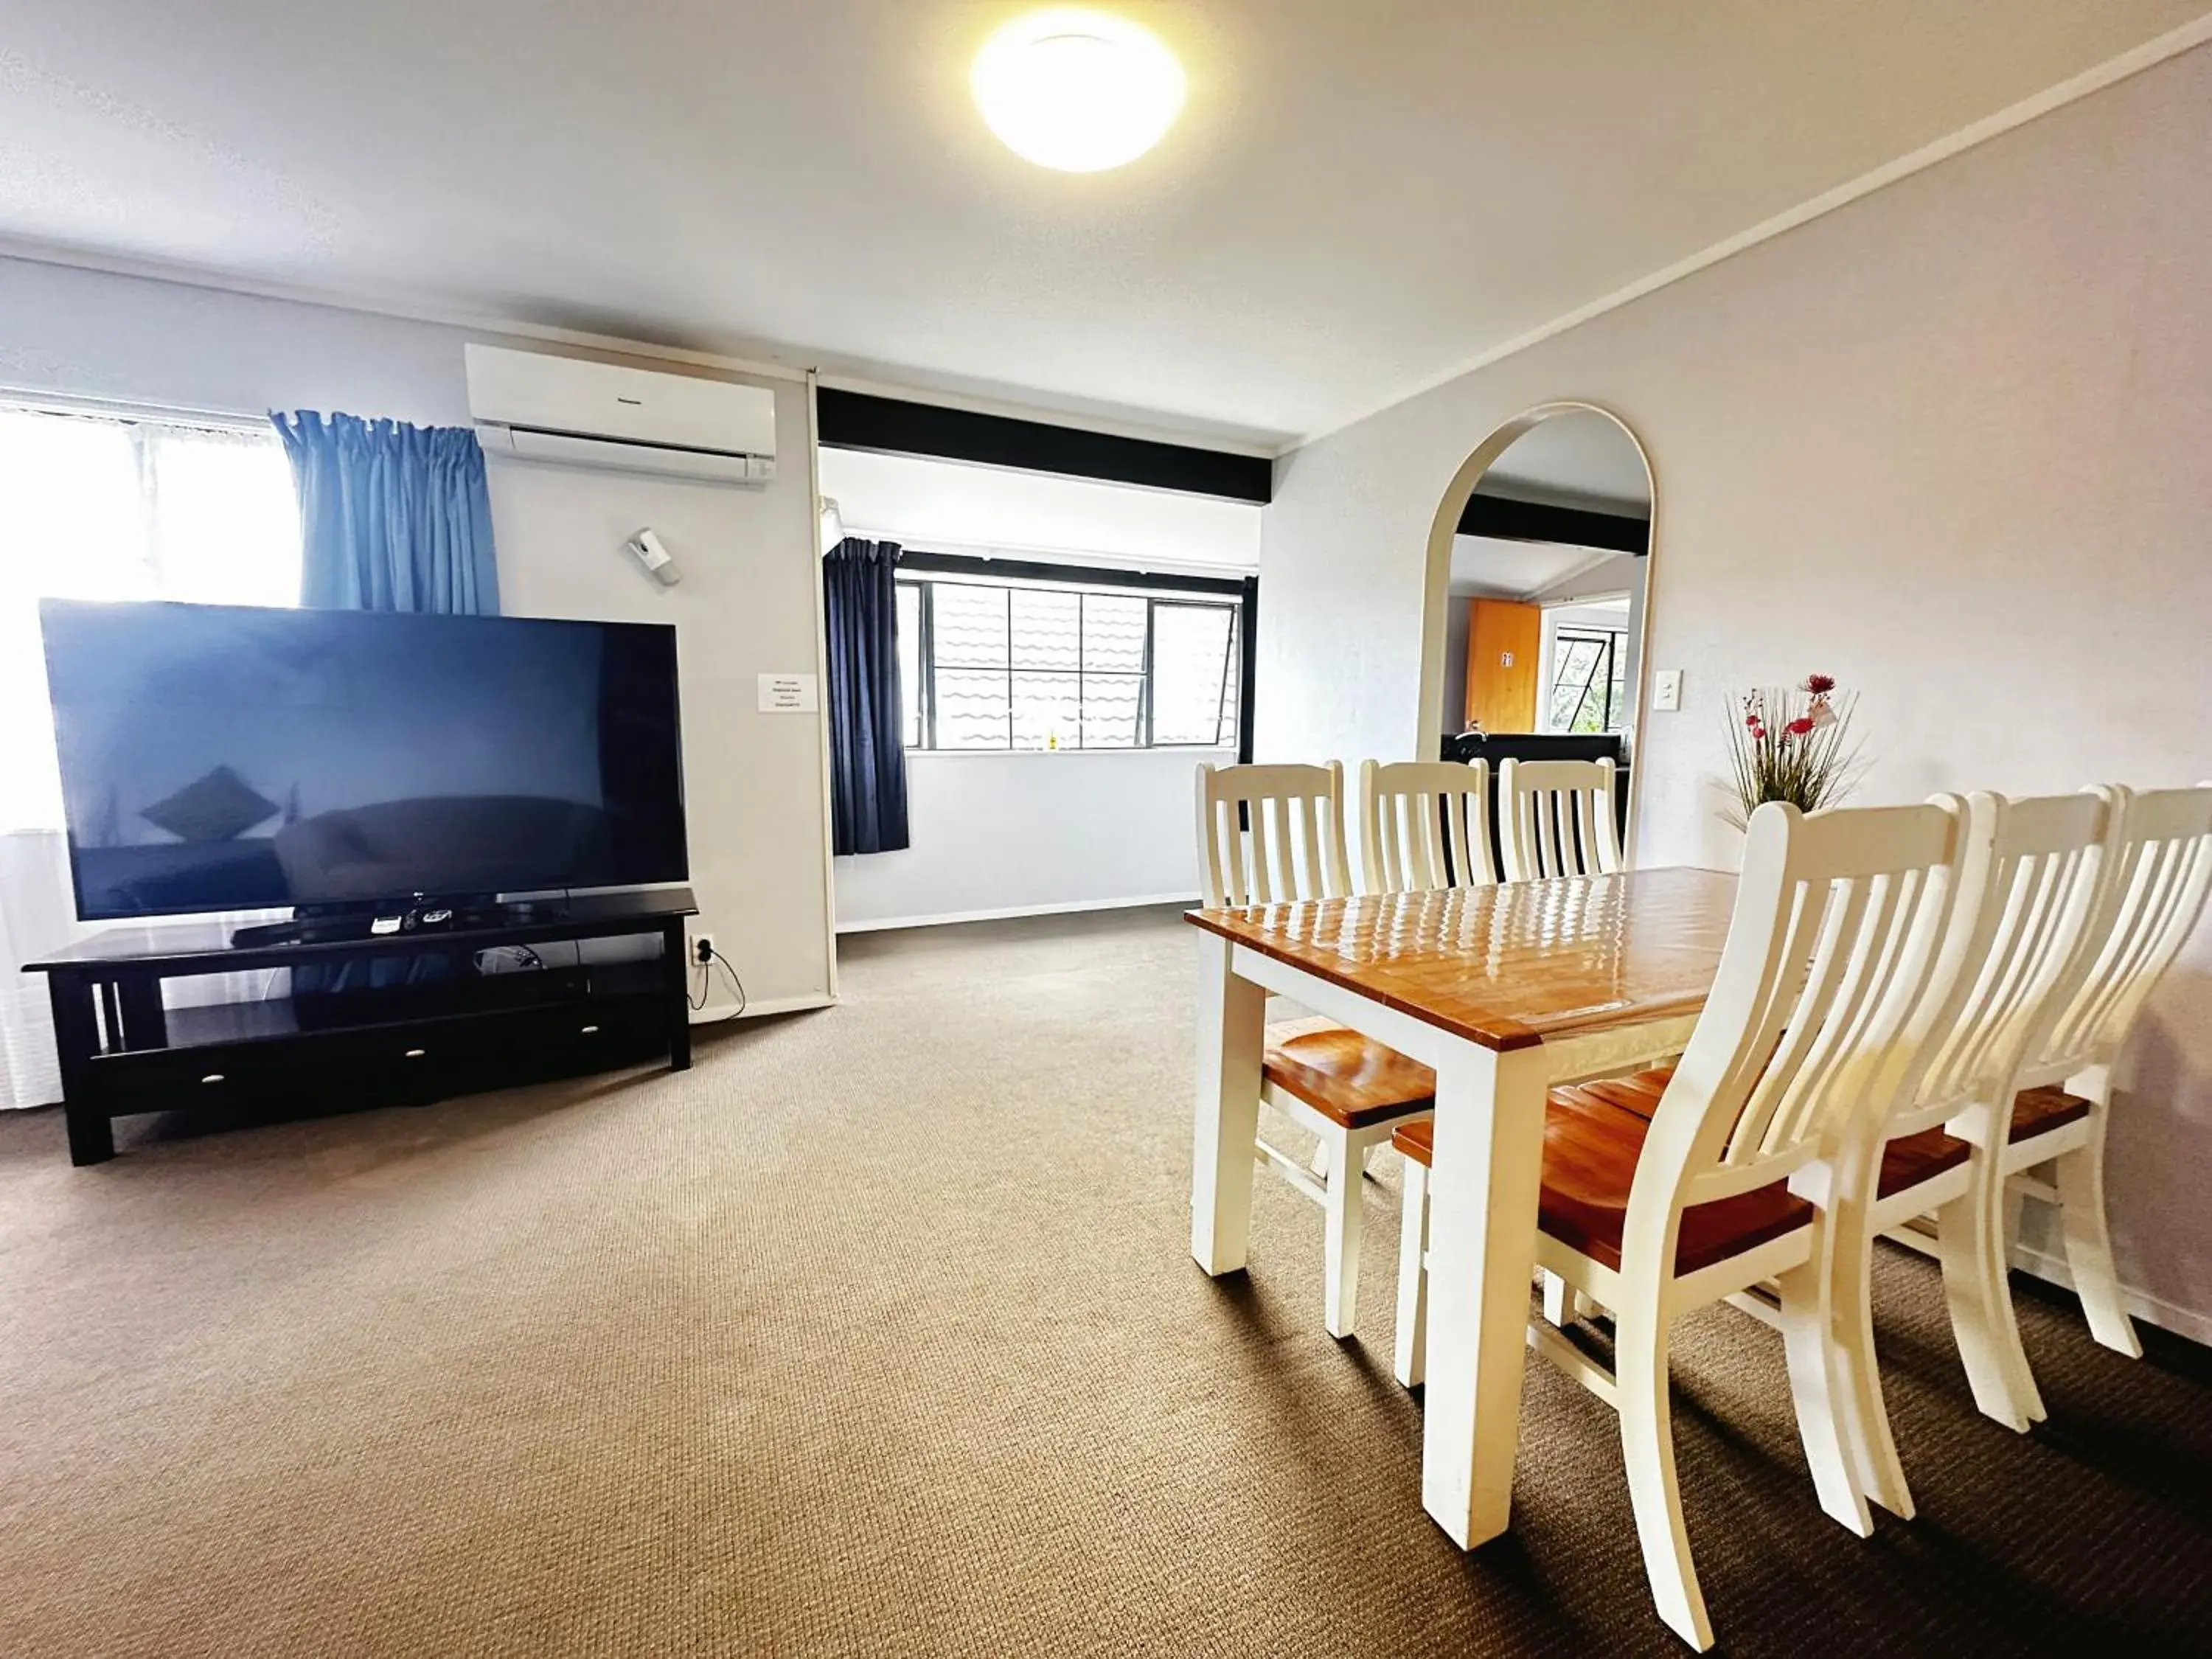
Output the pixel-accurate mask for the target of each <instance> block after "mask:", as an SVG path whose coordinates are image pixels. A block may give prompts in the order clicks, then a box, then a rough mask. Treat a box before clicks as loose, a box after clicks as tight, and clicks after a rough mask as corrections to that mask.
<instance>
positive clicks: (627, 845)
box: [40, 599, 689, 921]
mask: <svg viewBox="0 0 2212 1659" xmlns="http://www.w3.org/2000/svg"><path fill="white" fill-rule="evenodd" d="M40 620H41V622H42V623H43V626H44V629H45V633H46V675H47V681H48V684H50V686H51V687H52V693H53V708H54V736H55V739H56V743H57V745H58V750H59V755H60V759H61V777H62V798H63V804H64V814H65V819H66V823H67V827H68V830H69V849H70V875H71V878H72V881H73V883H74V885H75V887H76V909H77V915H79V916H80V917H82V919H84V920H85V921H102V920H114V919H117V918H120V917H131V916H155V915H182V914H188V913H191V912H204V911H214V910H244V909H260V908H278V907H283V906H286V905H289V906H292V907H294V908H295V909H297V910H298V911H300V912H301V914H302V915H332V914H342V913H344V912H347V911H351V910H382V909H385V908H393V907H397V906H400V905H403V904H405V903H407V902H412V901H414V900H415V899H416V896H418V895H420V896H423V897H424V898H430V899H441V900H447V901H455V900H458V901H467V900H472V899H484V898H489V897H491V896H495V895H499V894H521V893H544V892H550V891H553V890H559V889H563V888H585V887H623V886H640V885H645V884H652V883H656V882H678V881H683V880H684V879H686V878H687V877H688V874H689V871H688V867H687V860H686V856H685V849H684V769H683V757H682V753H681V738H680V734H679V732H678V720H677V713H678V710H677V696H676V630H675V629H672V628H669V627H665V626H662V625H659V624H653V623H592V622H545V621H538V620H534V619H526V618H522V617H428V616H411V615H410V616H399V615H392V614H388V613H383V612H375V611H283V610H274V609H267V608H260V607H252V606H243V605H169V604H132V605H95V604H81V603H76V602H74V601H65V600H57V599H49V600H47V601H46V602H45V603H44V604H43V605H41V606H40Z"/></svg>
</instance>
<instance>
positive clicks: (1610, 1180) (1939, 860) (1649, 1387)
mask: <svg viewBox="0 0 2212 1659" xmlns="http://www.w3.org/2000/svg"><path fill="white" fill-rule="evenodd" d="M1965 817H1966V812H1965V805H1964V803H1962V802H1960V801H1958V800H1957V799H1955V798H1950V799H1939V800H1937V801H1935V802H1931V803H1929V804H1928V805H1922V806H1896V807H1864V808H1856V809H1843V810H1838V811H1827V812H1821V813H1818V814H1815V815H1814V816H1813V817H1805V816H1803V815H1802V814H1800V813H1799V812H1798V811H1797V810H1796V808H1795V807H1792V806H1789V805H1784V804H1782V803H1779V802H1770V803H1768V804H1766V805H1763V806H1761V807H1759V810H1758V811H1755V812H1754V813H1753V815H1752V818H1751V823H1750V824H1749V826H1748V830H1747V836H1746V839H1745V848H1744V863H1743V874H1742V878H1741V881H1740V883H1739V884H1738V887H1737V892H1736V902H1735V914H1734V915H1733V916H1732V918H1731V919H1730V921H1729V933H1728V938H1727V941H1726V943H1725V944H1724V945H1723V948H1722V955H1721V962H1720V967H1719V970H1718V973H1717V976H1716V979H1715V981H1714V985H1713V989H1712V992H1711V995H1710V996H1709V997H1708V999H1707V1000H1706V1003H1705V1010H1704V1012H1703V1013H1702V1014H1701V1015H1700V1017H1699V1021H1698V1024H1697V1027H1696V1030H1695V1031H1694V1032H1693V1033H1692V1036H1691V1038H1690V1042H1689V1046H1688V1047H1687V1048H1686V1049H1685V1050H1684V1052H1683V1054H1682V1056H1681V1059H1680V1061H1679V1062H1678V1063H1677V1064H1676V1065H1675V1066H1674V1067H1673V1068H1672V1069H1671V1071H1668V1072H1661V1073H1646V1074H1639V1075H1638V1076H1637V1077H1635V1078H1632V1079H1619V1080H1613V1081H1610V1082H1601V1083H1595V1084H1583V1085H1571V1086H1568V1087H1564V1088H1558V1089H1554V1090H1553V1091H1552V1092H1551V1095H1550V1097H1549V1099H1548V1102H1547V1108H1546V1113H1545V1123H1544V1166H1543V1175H1542V1188H1541V1195H1540V1198H1539V1200H1538V1208H1537V1218H1538V1219H1537V1225H1538V1235H1537V1260H1538V1261H1539V1262H1540V1263H1541V1265H1542V1266H1543V1267H1545V1268H1547V1270H1549V1271H1551V1272H1553V1273H1557V1274H1559V1276H1560V1278H1561V1279H1564V1280H1565V1282H1566V1283H1567V1284H1568V1285H1571V1286H1572V1287H1574V1288H1575V1289H1576V1290H1577V1291H1583V1292H1584V1293H1586V1294H1588V1295H1589V1297H1591V1298H1592V1299H1594V1300H1595V1301H1596V1302H1597V1303H1598V1304H1601V1306H1604V1307H1606V1308H1608V1309H1611V1310H1613V1314H1614V1343H1613V1366H1612V1367H1611V1369H1609V1370H1608V1369H1607V1367H1606V1366H1605V1365H1604V1364H1602V1363H1601V1361H1600V1360H1599V1359H1598V1358H1595V1356H1594V1355H1593V1354H1591V1353H1589V1352H1586V1351H1585V1350H1584V1349H1583V1348H1582V1347H1581V1346H1578V1345H1577V1344H1576V1343H1575V1342H1573V1341H1572V1340H1570V1339H1569V1338H1568V1337H1567V1336H1566V1335H1565V1334H1562V1333H1561V1332H1559V1331H1558V1330H1556V1329H1554V1328H1552V1327H1551V1326H1550V1325H1548V1324H1547V1323H1545V1322H1541V1321H1539V1322H1531V1323H1530V1325H1529V1345H1530V1346H1532V1347H1533V1348H1534V1349H1535V1351H1536V1352H1539V1353H1541V1354H1542V1355H1543V1356H1544V1357H1545V1358H1547V1359H1549V1360H1550V1361H1552V1362H1553V1364H1555V1365H1557V1366H1558V1367H1559V1369H1560V1370H1563V1371H1565V1373H1566V1375H1567V1376H1570V1377H1572V1378H1573V1379H1574V1380H1575V1381H1576V1382H1577V1383H1581V1384H1583V1386H1584V1387H1585V1388H1587V1389H1589V1390H1590V1391H1591V1392H1592V1393H1594V1394H1595V1395H1597V1396H1598V1397H1599V1398H1600V1399H1601V1400H1604V1401H1606V1402H1607V1404H1608V1405H1611V1406H1612V1407H1613V1408H1614V1410H1615V1411H1616V1412H1617V1413H1619V1414H1620V1434H1621V1449H1622V1453H1623V1458H1624V1461H1625V1462H1626V1466H1627V1473H1628V1486H1629V1498H1630V1503H1631V1506H1632V1509H1633V1510H1634V1513H1635V1516H1636V1529H1637V1537H1638V1542H1639V1544H1640V1546H1641V1547H1642V1550H1643V1554H1644V1569H1645V1572H1646V1575H1647V1576H1648V1577H1649V1578H1650V1584H1651V1591H1652V1597H1653V1600H1654V1601H1655V1602H1656V1605H1657V1608H1658V1612H1659V1614H1660V1617H1661V1618H1662V1619H1663V1620H1665V1621H1666V1622H1667V1624H1668V1626H1670V1627H1671V1628H1672V1629H1673V1630H1674V1632H1676V1634H1678V1635H1680V1637H1681V1638H1683V1639H1684V1640H1686V1641H1687V1642H1688V1643H1690V1644H1691V1645H1692V1646H1693V1647H1696V1648H1698V1649H1699V1650H1704V1649H1705V1648H1707V1647H1710V1646H1711V1644H1712V1629H1711V1622H1710V1620H1708V1618H1707V1616H1706V1612H1705V1599H1704V1596H1703V1595H1702V1593H1701V1592H1700V1590H1699V1586H1698V1580H1697V1573H1696V1569H1695V1567H1694V1565H1693V1564H1692V1559H1691V1554H1690V1547H1689V1538H1688V1534H1687V1532H1686V1529H1685V1527H1684V1522H1683V1517H1682V1507H1681V1497H1680V1490H1679V1487H1678V1486H1677V1483H1676V1480H1675V1474H1674V1436H1673V1431H1672V1428H1671V1426H1670V1403H1669V1393H1670V1391H1669V1387H1668V1360H1667V1353H1668V1329H1669V1327H1670V1326H1671V1325H1672V1324H1673V1322H1674V1320H1675V1319H1676V1318H1677V1317H1678V1316H1680V1315H1682V1314H1684V1313H1686V1312H1689V1311H1691V1310H1693V1309H1695V1308H1698V1307H1701V1306H1704V1305H1706V1304H1711V1303H1714V1302H1717V1301H1722V1300H1724V1299H1732V1298H1734V1297H1735V1296H1736V1295H1738V1294H1739V1293H1741V1292H1743V1291H1747V1290H1750V1289H1752V1288H1753V1287H1754V1286H1757V1285H1761V1284H1763V1283H1765V1282H1767V1281H1770V1280H1771V1281H1772V1282H1773V1283H1774V1284H1775V1285H1776V1286H1777V1289H1778V1297H1777V1299H1776V1304H1775V1305H1774V1306H1773V1307H1772V1308H1771V1310H1766V1311H1767V1316H1768V1317H1767V1322H1769V1323H1771V1324H1772V1325H1774V1326H1776V1327H1777V1328H1778V1329H1779V1330H1780V1331H1781V1333H1782V1336H1783V1340H1784V1350H1785V1353H1786V1358H1787V1371H1788V1376H1789V1380H1790V1394H1791V1401H1792V1404H1793V1406H1794V1407H1795V1409H1796V1418H1797V1427H1798V1434H1799V1437H1800V1438H1801V1440H1802V1443H1803V1444H1804V1448H1805V1455H1806V1460H1807V1462H1808V1463H1809V1464H1810V1465H1811V1468H1812V1473H1813V1481H1814V1491H1815V1492H1816V1493H1817V1495H1818V1498H1819V1500H1820V1507H1821V1508H1822V1510H1825V1511H1826V1513H1827V1514H1828V1515H1830V1516H1832V1517H1834V1518H1835V1519H1836V1520H1837V1521H1838V1522H1841V1523H1842V1524H1843V1525H1844V1526H1845V1527H1848V1528H1850V1530H1851V1531H1853V1532H1854V1533H1857V1534H1859V1535H1861V1536H1865V1535H1867V1534H1869V1533H1870V1532H1871V1531H1872V1526H1873V1523H1872V1517H1871V1516H1870V1514H1869V1510H1868V1507H1867V1500H1866V1498H1865V1496H1864V1494H1863V1492H1862V1491H1861V1489H1860V1485H1859V1481H1858V1479H1857V1468H1856V1466H1855V1464H1854V1462H1853V1460H1852V1458H1851V1455H1850V1449H1849V1447H1848V1445H1847V1443H1846V1436H1847V1433H1848V1425H1847V1424H1846V1421H1845V1418H1844V1413H1845V1411H1846V1409H1847V1407H1848V1401H1847V1400H1846V1397H1845V1390H1846V1389H1847V1388H1848V1385H1849V1380H1850V1379H1849V1376H1848V1374H1847V1371H1846V1356H1845V1355H1844V1352H1843V1351H1842V1349H1841V1347H1840V1346H1839V1345H1838V1343H1837V1342H1836V1341H1835V1340H1834V1336H1833V1333H1832V1328H1831V1317H1832V1306H1831V1300H1830V1285H1831V1280H1832V1266H1833V1263H1832V1255H1833V1246H1834V1219H1835V1218H1834V1216H1833V1214H1832V1211H1833V1208H1834V1205H1835V1201H1836V1195H1837V1188H1838V1160H1839V1158H1842V1157H1843V1156H1844V1154H1845V1153H1846V1152H1849V1151H1850V1150H1851V1149H1853V1148H1855V1147H1857V1146H1859V1145H1860V1144H1862V1142H1863V1139H1864V1133H1865V1132H1864V1129H1863V1127H1862V1125H1863V1121H1864V1120H1865V1119H1867V1118H1868V1117H1869V1115H1874V1116H1875V1118H1876V1120H1877V1121H1879V1120H1880V1119H1881V1118H1882V1117H1886V1115H1887V1105H1888V1103H1887V1101H1886V1100H1884V1099H1883V1098H1882V1097H1881V1091H1882V1090H1883V1089H1884V1088H1895V1087H1899V1086H1902V1085H1903V1083H1904V1082H1905V1080H1906V1077H1907V1074H1908V1070H1909V1068H1908V1067H1907V1066H1905V1060H1906V1059H1907V1058H1909V1048H1910V1044H1911V1042H1913V1041H1915V1040H1916V1039H1917V1040H1923V1041H1924V1036H1919V1035H1918V1034H1916V1033H1914V1032H1913V1031H1912V1030H1911V1029H1910V1016H1911V1014H1912V1013H1913V1012H1915V1011H1916V1010H1917V1008H1918V1007H1919V1006H1921V1002H1922V999H1923V996H1924V995H1925V994H1926V989H1927V986H1928V984H1929V978H1930V976H1931V975H1932V973H1933V972H1934V969H1935V965H1936V959H1937V952H1938V950H1939V947H1940V946H1941V945H1942V940H1943V936H1944V929H1943V924H1944V922H1945V920H1946V918H1947V916H1948V911H1949V908H1950V905H1951V899H1952V895H1953V891H1954V887H1955V884H1956V880H1957V877H1958V873H1959V860H1960V854H1961V851H1962V848H1963V847H1964V844H1965V839H1966V837H1965ZM1432 1127H1433V1126H1432V1125H1431V1124H1429V1123H1409V1124H1406V1125H1402V1126H1401V1127H1400V1128H1399V1130H1398V1131H1397V1132H1396V1134H1395V1142H1396V1144H1397V1146H1399V1148H1400V1150H1401V1151H1402V1152H1405V1153H1406V1154H1407V1163H1408V1174H1409V1176H1411V1175H1412V1172H1413V1170H1414V1169H1415V1168H1418V1167H1421V1166H1423V1165H1424V1164H1425V1162H1426V1159H1427V1158H1428V1156H1429V1154H1430V1151H1431V1140H1432V1134H1431V1130H1432ZM1407 1185H1408V1200H1407V1201H1408V1207H1409V1209H1410V1208H1412V1207H1413V1203H1414V1201H1415V1194H1416V1189H1418V1196H1419V1201H1420V1207H1421V1209H1422V1210H1423V1211H1424V1212H1425V1210H1426V1208H1427V1205H1426V1196H1427V1194H1426V1182H1425V1180H1422V1181H1415V1180H1411V1179H1409V1181H1408V1183H1407ZM1406 1225H1407V1237H1408V1238H1409V1239H1410V1238H1411V1237H1413V1229H1414V1225H1415V1224H1414V1222H1413V1221H1412V1220H1408V1221H1407V1224H1406ZM1419 1225H1420V1226H1421V1227H1422V1228H1423V1229H1424V1230H1425V1226H1426V1217H1425V1214H1424V1215H1423V1216H1422V1217H1421V1218H1420V1221H1419ZM1412 1259H1413V1261H1416V1262H1418V1261H1419V1251H1418V1249H1417V1250H1415V1251H1414V1252H1413V1257H1412ZM1403 1267H1404V1264H1403V1263H1401V1281H1400V1289H1401V1297H1400V1304H1399V1320H1400V1329H1401V1352H1402V1351H1403V1347H1404V1344H1403V1340H1402V1334H1403V1333H1404V1332H1406V1331H1407V1329H1408V1328H1412V1327H1414V1326H1416V1325H1417V1322H1418V1321H1419V1318H1420V1317H1421V1316H1422V1314H1423V1313H1424V1312H1425V1309H1423V1308H1422V1306H1421V1305H1420V1304H1421V1303H1422V1302H1423V1301H1425V1290H1426V1285H1425V1273H1421V1274H1419V1275H1418V1278H1417V1281H1416V1282H1415V1283H1413V1284H1412V1285H1408V1282H1407V1278H1408V1276H1407V1274H1406V1273H1404V1272H1403V1271H1402V1268H1403ZM1409 1290H1410V1291H1412V1295H1411V1296H1410V1297H1409V1296H1408V1294H1407V1292H1408V1291H1409ZM1409 1304H1410V1305H1409ZM1413 1346H1414V1352H1413V1355H1412V1356H1411V1357H1412V1358H1413V1359H1414V1360H1415V1362H1416V1368H1417V1369H1418V1363H1419V1359H1420V1358H1421V1356H1420V1353H1419V1348H1420V1346H1421V1344H1420V1342H1419V1339H1418V1338H1417V1339H1416V1340H1415V1343H1414V1345H1413Z"/></svg>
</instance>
